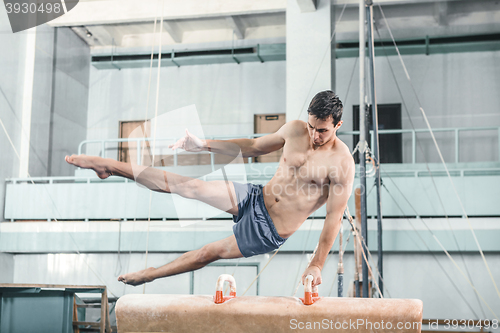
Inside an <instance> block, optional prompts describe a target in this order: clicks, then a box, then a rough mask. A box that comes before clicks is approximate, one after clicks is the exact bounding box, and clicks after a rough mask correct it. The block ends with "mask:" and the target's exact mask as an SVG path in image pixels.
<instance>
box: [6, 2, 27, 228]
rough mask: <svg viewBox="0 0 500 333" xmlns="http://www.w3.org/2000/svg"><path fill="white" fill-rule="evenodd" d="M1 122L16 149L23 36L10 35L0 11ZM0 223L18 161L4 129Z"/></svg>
mask: <svg viewBox="0 0 500 333" xmlns="http://www.w3.org/2000/svg"><path fill="white" fill-rule="evenodd" d="M0 32H1V33H0V43H1V44H2V45H3V47H4V50H9V52H5V51H4V52H0V64H1V69H2V75H0V119H1V120H2V123H3V125H4V126H5V129H6V130H7V133H8V134H9V136H10V137H11V139H12V142H13V144H14V146H16V147H17V149H19V145H20V137H21V133H20V132H21V121H20V119H21V105H22V98H23V95H22V92H23V74H24V67H23V66H24V58H23V54H24V52H25V48H26V33H19V34H17V35H14V34H12V30H11V28H10V24H9V19H8V17H7V13H6V12H5V11H0ZM0 151H1V152H2V153H1V154H0V220H3V214H4V209H3V208H4V201H5V181H4V180H5V178H6V177H12V176H17V175H18V173H19V160H18V159H17V157H16V154H15V153H14V150H13V149H12V146H11V144H10V142H9V140H8V137H7V135H6V134H5V132H4V130H3V128H0Z"/></svg>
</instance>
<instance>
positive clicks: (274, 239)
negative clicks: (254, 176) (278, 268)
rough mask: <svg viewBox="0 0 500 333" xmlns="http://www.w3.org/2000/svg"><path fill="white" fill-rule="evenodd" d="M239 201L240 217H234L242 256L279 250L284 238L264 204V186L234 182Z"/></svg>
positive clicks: (234, 227)
mask: <svg viewBox="0 0 500 333" xmlns="http://www.w3.org/2000/svg"><path fill="white" fill-rule="evenodd" d="M233 185H234V190H235V192H236V198H237V200H238V216H236V215H235V216H233V221H234V222H235V223H236V224H235V225H234V226H233V232H234V236H235V237H236V243H237V244H238V248H239V249H240V252H241V254H243V256H245V257H251V256H255V255H258V254H263V253H268V252H271V251H273V250H276V249H277V248H279V247H280V246H281V245H282V244H283V243H284V242H285V241H286V238H282V237H281V236H280V235H279V234H278V232H277V231H276V228H275V227H274V223H273V221H272V220H271V216H269V213H268V212H267V209H266V206H265V204H264V196H263V194H262V185H255V184H250V183H248V184H241V183H237V182H233Z"/></svg>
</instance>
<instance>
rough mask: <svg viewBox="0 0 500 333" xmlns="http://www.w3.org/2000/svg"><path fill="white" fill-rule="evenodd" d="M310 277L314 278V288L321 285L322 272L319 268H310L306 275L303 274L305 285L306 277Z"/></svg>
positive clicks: (305, 272)
mask: <svg viewBox="0 0 500 333" xmlns="http://www.w3.org/2000/svg"><path fill="white" fill-rule="evenodd" d="M308 275H312V276H313V280H312V286H313V287H314V286H317V285H320V284H321V270H320V269H319V267H318V266H309V267H307V268H306V270H305V271H304V274H302V284H304V281H305V279H306V276H308Z"/></svg>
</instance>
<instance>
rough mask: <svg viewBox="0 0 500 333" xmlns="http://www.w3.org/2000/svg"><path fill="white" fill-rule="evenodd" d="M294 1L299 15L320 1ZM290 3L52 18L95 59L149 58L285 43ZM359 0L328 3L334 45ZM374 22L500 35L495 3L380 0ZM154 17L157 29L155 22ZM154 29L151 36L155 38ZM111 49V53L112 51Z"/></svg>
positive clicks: (187, 2)
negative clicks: (154, 50)
mask: <svg viewBox="0 0 500 333" xmlns="http://www.w3.org/2000/svg"><path fill="white" fill-rule="evenodd" d="M289 1H297V3H298V4H299V6H300V8H301V10H302V11H303V12H304V15H307V14H306V13H307V12H310V11H314V10H315V6H316V1H317V0H289ZM286 3H287V0H240V1H234V0H211V1H200V0H163V1H162V0H140V1H138V0H80V2H79V3H78V5H77V6H76V7H75V8H74V9H73V10H71V11H70V12H68V13H67V14H65V15H63V16H61V17H59V18H58V19H56V20H54V21H51V22H50V25H51V26H54V27H62V26H64V27H70V28H72V29H73V30H74V31H75V33H77V34H78V35H79V36H80V37H81V38H82V39H83V40H85V41H86V42H87V43H88V45H89V46H91V49H92V53H93V54H109V53H110V52H115V54H120V53H131V52H132V53H147V52H150V50H151V47H152V45H158V44H159V40H160V33H159V32H160V22H159V21H160V16H161V12H162V7H163V24H162V25H161V26H162V31H161V41H162V46H165V48H166V49H175V50H187V49H196V48H203V47H205V48H207V47H210V45H212V46H214V45H217V46H216V47H220V45H224V46H226V47H227V46H228V45H237V46H245V45H250V44H252V45H254V44H257V43H265V42H266V41H272V42H282V43H284V42H285V41H286ZM358 3H359V1H358V0H333V4H334V5H335V16H336V21H339V17H340V14H341V12H342V10H343V9H344V7H345V11H344V13H343V15H342V18H341V19H340V22H339V23H338V25H337V35H336V40H337V41H354V40H357V39H358V26H359V25H358V15H359V14H358ZM374 4H375V5H374V23H375V26H376V28H377V29H378V31H379V32H380V37H381V38H384V39H387V38H389V37H390V36H389V29H388V28H387V24H386V21H385V20H384V18H383V16H382V14H381V11H380V8H379V5H380V7H381V8H382V9H383V12H384V14H385V16H386V18H387V23H388V24H389V26H390V28H391V30H392V31H393V33H394V35H395V37H396V38H398V39H405V38H407V39H408V38H422V37H425V36H431V37H436V36H440V37H441V36H470V35H485V34H494V33H500V0H448V1H445V0H438V1H429V0H379V1H374ZM155 19H158V23H157V25H156V30H155V25H154V21H155ZM155 31H156V33H154V32H155ZM111 50H113V51H111Z"/></svg>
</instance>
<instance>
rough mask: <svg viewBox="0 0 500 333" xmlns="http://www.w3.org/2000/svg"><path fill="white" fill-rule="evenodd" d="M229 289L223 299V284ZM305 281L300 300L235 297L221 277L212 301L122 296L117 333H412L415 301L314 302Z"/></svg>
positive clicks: (417, 314) (416, 324)
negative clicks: (228, 292) (302, 332)
mask: <svg viewBox="0 0 500 333" xmlns="http://www.w3.org/2000/svg"><path fill="white" fill-rule="evenodd" d="M226 281H227V282H228V283H229V286H230V294H229V296H223V291H222V290H223V286H224V282H226ZM311 283H312V276H307V277H306V285H305V286H304V297H303V298H300V299H299V298H296V297H268V296H236V281H235V280H234V278H233V277H232V276H231V275H228V274H222V275H221V276H220V277H219V279H218V280H217V284H216V292H215V296H208V295H133V294H132V295H126V296H123V297H120V299H119V300H118V302H117V304H116V320H117V326H118V332H119V333H132V332H175V333H181V332H183V333H184V332H185V333H235V332H245V333H247V332H255V333H267V332H269V333H279V332H295V331H298V332H301V331H304V332H328V331H330V332H334V331H335V332H346V333H347V332H350V333H354V332H377V333H379V332H412V333H413V332H415V333H417V332H418V333H419V332H420V331H421V326H422V310H423V304H422V301H421V300H415V299H385V298H384V299H381V298H350V297H341V298H338V297H318V293H317V288H311Z"/></svg>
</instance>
